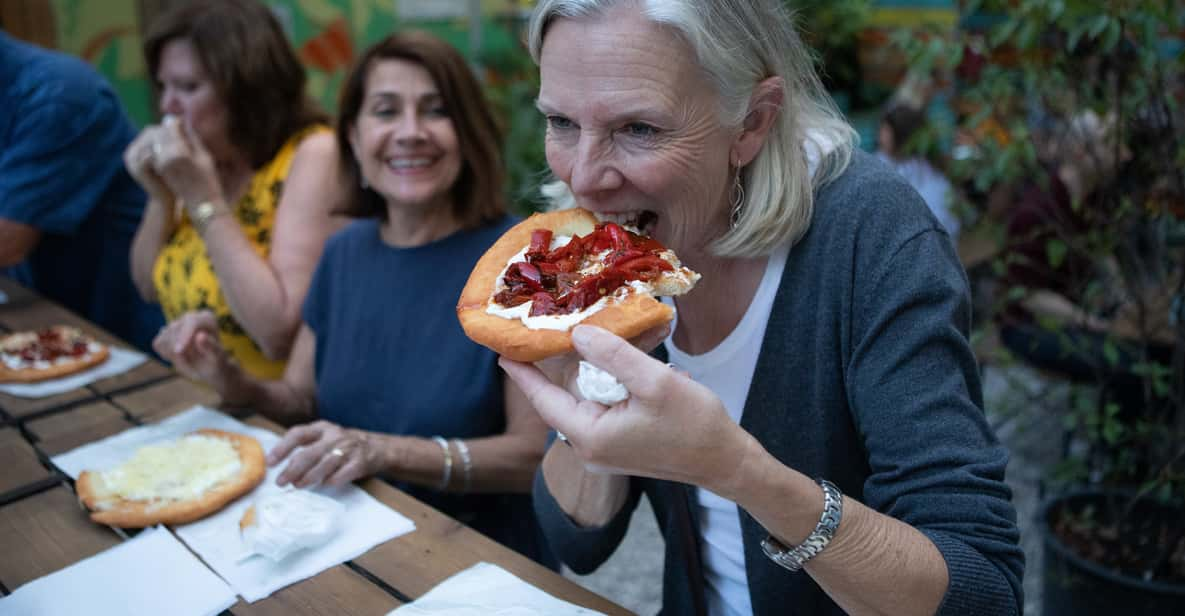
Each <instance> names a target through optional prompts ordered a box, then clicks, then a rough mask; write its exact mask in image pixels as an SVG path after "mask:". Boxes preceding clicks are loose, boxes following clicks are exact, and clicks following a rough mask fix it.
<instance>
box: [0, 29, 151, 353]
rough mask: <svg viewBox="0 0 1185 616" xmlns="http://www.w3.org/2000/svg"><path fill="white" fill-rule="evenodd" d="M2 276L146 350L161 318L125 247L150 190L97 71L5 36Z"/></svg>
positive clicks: (131, 133) (1, 57)
mask: <svg viewBox="0 0 1185 616" xmlns="http://www.w3.org/2000/svg"><path fill="white" fill-rule="evenodd" d="M0 105H2V106H3V108H4V113H2V114H0V275H7V276H9V277H11V278H13V279H14V280H16V281H17V282H19V283H21V284H23V285H25V286H27V287H30V288H32V289H34V290H36V291H37V292H39V293H41V294H42V295H44V296H45V297H48V298H49V299H52V300H54V301H56V302H58V303H60V304H62V305H64V306H65V307H67V308H69V309H70V310H73V311H74V312H76V313H78V314H80V315H82V316H83V317H86V318H87V319H90V320H91V321H93V322H95V323H97V324H98V325H100V326H101V327H103V328H104V329H106V330H108V331H110V332H111V333H113V334H115V335H117V336H119V337H121V338H123V339H124V340H127V341H129V342H131V343H133V344H135V345H136V346H138V347H140V348H142V349H148V348H149V347H150V344H151V342H152V337H153V336H154V335H155V334H156V330H157V329H158V328H160V326H161V325H162V324H163V323H164V318H163V316H162V315H161V313H160V310H159V309H158V308H157V307H156V306H152V305H150V304H147V303H145V302H144V301H142V300H141V299H140V297H139V296H138V294H137V293H136V289H135V287H134V286H133V284H132V278H131V273H130V271H129V269H128V259H127V255H128V250H129V247H130V246H131V243H132V236H133V234H134V233H135V231H136V225H137V223H138V222H139V220H140V216H141V213H142V212H143V210H144V192H143V191H141V190H140V188H139V187H138V186H136V183H135V182H134V181H133V180H132V178H131V176H129V175H128V173H127V171H126V170H124V168H123V162H122V160H121V158H120V154H121V153H122V152H123V150H124V148H125V147H127V145H128V143H129V142H131V141H132V139H133V138H134V137H135V135H136V132H135V128H134V127H133V126H132V124H131V123H130V122H129V121H128V118H127V115H126V114H125V113H124V110H123V107H122V106H121V105H120V103H119V99H118V98H116V95H115V92H114V91H112V89H111V86H110V85H109V84H108V83H107V82H106V81H105V80H104V79H103V77H102V76H100V75H99V74H98V73H97V72H96V71H95V70H94V69H93V68H91V66H90V65H89V64H87V63H86V62H83V61H82V60H80V59H78V58H75V57H73V56H69V55H66V54H63V53H59V52H56V51H50V50H47V49H42V48H40V47H36V46H34V45H29V44H26V43H23V42H21V41H18V40H16V39H14V38H12V37H11V36H9V35H8V34H6V33H5V32H4V31H2V30H0Z"/></svg>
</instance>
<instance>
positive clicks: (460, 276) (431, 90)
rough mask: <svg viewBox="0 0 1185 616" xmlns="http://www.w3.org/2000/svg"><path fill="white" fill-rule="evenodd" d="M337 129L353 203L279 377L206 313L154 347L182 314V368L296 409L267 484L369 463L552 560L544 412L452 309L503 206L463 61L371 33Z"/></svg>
mask: <svg viewBox="0 0 1185 616" xmlns="http://www.w3.org/2000/svg"><path fill="white" fill-rule="evenodd" d="M337 143H338V151H339V152H341V161H340V166H341V169H342V172H343V175H344V176H345V177H346V178H348V180H349V183H350V184H351V185H352V186H353V188H352V191H351V200H350V203H349V205H348V206H347V207H346V209H345V210H344V213H345V214H347V215H349V216H351V217H353V218H356V219H358V220H357V221H356V222H354V223H353V224H351V225H350V226H348V227H347V228H346V229H344V230H342V231H341V232H339V233H337V234H336V235H335V236H334V237H333V238H331V239H330V241H329V244H328V246H327V247H326V249H325V254H324V256H323V257H322V258H321V263H320V264H319V265H318V267H317V272H316V275H315V276H314V277H313V283H312V287H311V288H310V290H309V294H308V297H307V298H306V300H305V305H304V324H303V326H302V327H301V328H300V333H299V334H298V335H297V338H296V345H295V347H294V348H293V351H292V355H291V357H290V359H289V363H288V368H287V370H286V371H285V373H284V376H283V378H282V379H279V380H263V379H259V378H255V377H253V376H251V375H250V374H248V373H247V372H246V371H244V370H242V369H241V368H239V367H238V366H236V365H235V364H234V362H232V361H230V357H229V356H228V354H227V353H226V352H225V351H224V350H223V348H222V347H221V346H220V345H219V343H218V338H217V336H216V333H217V324H216V322H215V321H214V320H213V318H212V317H211V316H210V315H208V314H198V315H194V316H193V317H192V318H186V319H185V321H186V322H185V323H181V324H178V325H177V326H170V328H169V329H168V330H166V332H165V333H164V334H163V336H162V338H163V341H162V342H163V344H162V345H161V347H162V353H168V352H170V349H172V348H173V343H174V342H175V341H176V340H177V339H178V338H177V337H180V336H188V335H189V332H197V333H196V335H195V336H191V337H189V338H188V339H189V340H191V341H192V342H191V343H189V344H186V345H185V346H184V347H183V350H182V351H181V352H180V353H177V354H174V355H171V356H170V357H171V359H173V360H174V363H175V365H176V366H177V367H178V368H179V369H180V370H181V372H182V373H184V374H188V375H190V376H192V377H193V378H195V379H198V380H201V381H204V382H206V383H208V384H210V385H211V386H212V387H213V388H214V389H215V390H217V391H218V392H219V393H220V394H221V395H222V397H223V400H224V402H225V403H226V404H230V405H234V406H245V407H249V408H252V409H254V410H256V411H258V412H261V413H263V414H264V415H266V416H268V417H270V418H271V419H273V420H275V421H277V422H280V423H282V424H285V425H293V424H301V425H298V426H296V427H294V428H292V429H290V430H289V431H288V433H287V434H286V435H285V436H284V439H283V441H281V442H280V444H278V445H277V446H276V447H275V448H274V449H273V450H272V451H271V452H270V453H269V458H268V460H269V462H270V463H271V464H279V463H281V462H283V461H284V460H285V459H287V460H288V463H287V466H286V467H285V470H284V471H283V472H282V473H281V475H280V477H279V481H280V483H281V484H288V483H292V484H294V485H296V486H298V487H305V486H311V485H317V484H320V483H329V484H341V483H347V482H350V481H354V480H356V479H360V478H363V477H369V476H374V475H378V476H381V477H384V478H387V479H389V480H392V481H394V482H395V483H396V485H398V486H399V487H400V488H402V489H404V490H406V491H407V492H409V493H410V494H412V495H414V496H415V497H417V498H419V499H421V500H423V501H425V502H427V503H428V504H430V505H432V506H434V507H436V508H437V509H440V510H441V511H444V512H445V513H447V514H449V515H450V516H452V517H454V518H456V519H458V520H460V521H461V522H463V523H465V524H467V525H469V526H471V527H473V528H475V529H477V530H479V531H481V532H483V533H485V534H486V535H488V536H490V537H492V538H494V539H496V540H498V541H500V542H502V543H503V544H505V545H507V546H509V547H511V548H513V549H515V550H518V551H519V552H521V553H523V554H524V555H526V556H529V557H531V558H533V559H535V560H537V561H539V562H542V563H544V564H551V565H553V566H554V564H555V562H554V557H552V556H551V555H550V552H548V550H547V549H546V547H545V543H544V540H543V536H542V533H541V531H540V530H539V527H538V524H537V522H536V521H535V515H534V512H533V510H532V508H531V499H530V496H529V492H530V489H531V480H532V478H533V477H534V474H535V470H536V469H537V468H538V466H539V460H540V458H541V457H542V455H543V448H544V446H545V443H546V439H547V426H546V425H545V424H544V423H543V422H542V421H541V420H540V419H539V416H538V415H537V414H536V413H535V412H534V410H533V409H532V408H531V407H530V405H529V404H527V402H526V400H525V399H524V398H523V396H522V393H521V392H520V391H519V390H518V388H516V387H514V386H513V385H510V384H508V383H507V382H506V379H505V376H504V375H503V374H502V373H501V371H500V370H498V367H497V366H496V364H495V359H496V358H495V356H494V353H493V352H492V351H490V350H488V349H486V348H484V347H481V346H479V345H477V344H476V343H474V342H472V341H470V340H469V339H468V338H467V337H466V336H465V334H464V332H463V331H462V330H461V326H460V323H459V322H458V321H457V317H456V303H457V298H458V297H459V296H460V294H461V289H462V288H463V287H464V286H465V282H466V280H468V277H469V273H470V271H471V270H472V269H473V266H474V265H475V264H476V263H477V260H478V258H479V257H481V255H482V254H483V253H484V252H485V250H486V249H487V248H489V246H491V245H492V244H493V243H494V241H495V240H496V239H497V238H498V237H499V236H501V235H502V233H504V232H505V231H506V230H507V229H508V228H509V227H510V226H511V225H513V224H514V222H515V220H514V219H513V218H511V217H510V216H508V215H507V214H506V197H505V190H504V182H505V175H506V171H505V168H504V166H503V163H502V155H501V151H502V149H501V138H500V136H499V134H498V130H497V127H496V124H495V122H494V118H493V116H492V115H491V113H490V110H489V108H488V106H487V104H486V102H485V99H484V97H483V95H482V91H481V87H480V85H479V84H478V82H477V79H476V78H475V77H474V75H473V73H472V72H471V71H470V70H469V67H468V65H467V64H466V63H465V59H464V58H463V57H462V56H461V54H460V53H459V52H457V50H456V49H454V48H453V47H451V46H450V45H449V44H448V43H446V42H444V41H441V40H440V39H438V38H435V37H433V36H431V35H428V34H424V33H417V32H404V33H400V34H396V35H394V36H391V37H389V38H387V39H385V40H383V41H380V42H379V43H377V44H376V45H375V46H373V47H371V48H370V49H369V50H367V51H366V52H365V53H364V54H363V56H362V58H361V59H360V60H359V62H358V64H357V65H356V67H355V68H354V70H353V71H352V72H351V74H350V75H349V77H348V78H347V79H346V82H345V85H344V86H343V91H342V94H341V104H340V109H339V118H338V127H337ZM297 448H299V449H297Z"/></svg>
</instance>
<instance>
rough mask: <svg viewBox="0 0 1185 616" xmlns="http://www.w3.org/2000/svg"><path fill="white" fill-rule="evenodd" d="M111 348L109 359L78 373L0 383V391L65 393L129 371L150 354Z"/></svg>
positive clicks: (29, 394) (40, 394)
mask: <svg viewBox="0 0 1185 616" xmlns="http://www.w3.org/2000/svg"><path fill="white" fill-rule="evenodd" d="M110 348H111V356H110V357H108V358H107V361H105V362H103V363H101V364H99V365H97V366H95V367H94V368H91V369H90V370H83V371H82V372H79V373H77V374H71V375H70V376H65V377H62V378H60V379H50V380H48V381H42V382H41V383H8V384H5V385H0V391H2V392H4V393H6V394H10V395H13V396H20V397H22V398H44V397H46V396H54V395H57V394H60V393H65V392H67V391H70V390H71V389H78V388H79V387H84V386H86V385H90V384H91V383H94V382H95V381H98V380H101V379H105V378H108V377H112V376H115V375H117V374H120V373H123V372H127V371H128V370H131V369H132V368H135V367H136V366H139V365H140V364H142V363H144V361H145V360H147V359H148V356H147V355H145V354H143V353H138V352H136V351H131V350H128V349H120V348H116V347H110Z"/></svg>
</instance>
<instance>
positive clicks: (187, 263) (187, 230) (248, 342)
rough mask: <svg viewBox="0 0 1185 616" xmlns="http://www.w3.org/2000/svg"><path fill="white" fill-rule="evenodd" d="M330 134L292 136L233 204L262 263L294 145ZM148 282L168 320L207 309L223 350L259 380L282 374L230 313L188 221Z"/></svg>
mask: <svg viewBox="0 0 1185 616" xmlns="http://www.w3.org/2000/svg"><path fill="white" fill-rule="evenodd" d="M328 130H329V128H328V127H326V126H313V127H309V128H307V129H304V130H302V131H300V132H299V133H297V134H295V135H293V136H292V137H291V138H290V139H288V141H287V142H286V143H285V144H284V146H283V147H281V148H280V151H279V152H277V153H276V156H275V157H274V158H273V159H272V160H271V161H270V162H269V163H267V164H266V165H264V166H263V167H262V168H261V169H259V170H258V171H256V172H255V175H254V176H252V177H251V184H250V186H248V187H247V192H246V193H245V194H243V196H242V198H240V199H239V201H238V203H236V204H235V206H234V216H235V219H237V220H238V221H239V226H240V227H242V229H243V235H245V236H246V237H247V241H248V242H250V243H251V246H252V247H253V248H255V252H256V253H258V254H259V256H260V257H261V258H263V259H267V258H268V254H269V253H270V249H271V233H272V228H273V226H274V225H275V222H276V208H277V207H278V206H279V204H280V194H281V193H282V192H283V190H284V180H285V179H286V178H287V177H288V168H289V167H290V166H291V165H292V158H293V156H294V155H295V154H296V148H297V146H298V145H300V142H301V140H303V139H304V138H305V137H308V136H309V135H311V134H314V133H317V132H321V131H328ZM152 279H153V283H154V284H155V285H156V293H157V297H158V298H159V299H160V305H161V308H163V309H164V312H165V316H166V317H167V318H168V319H169V320H170V321H172V320H173V319H176V318H178V317H180V316H181V315H182V314H184V313H186V312H189V311H191V310H211V311H213V312H214V315H215V316H216V317H217V318H218V329H219V337H220V338H221V340H222V346H223V348H225V349H226V350H227V351H228V352H229V353H230V354H231V355H232V356H233V357H234V358H235V359H236V360H237V361H238V362H239V365H241V366H242V367H243V368H244V369H245V370H246V371H247V372H248V373H249V374H251V375H253V376H256V377H259V378H266V379H275V378H279V377H280V376H282V375H283V373H284V362H283V361H274V360H270V359H268V358H267V357H266V356H264V354H263V351H262V350H260V348H259V345H257V344H256V343H255V341H254V340H252V339H251V337H250V336H248V335H247V332H246V331H244V330H243V328H242V327H241V326H240V325H239V323H238V321H236V320H235V317H234V315H232V314H231V312H230V306H229V305H228V304H227V303H226V298H225V297H224V296H223V295H222V288H221V287H220V286H219V284H218V277H217V276H216V275H215V274H214V268H213V266H212V265H211V263H210V258H209V257H208V256H207V255H206V245H205V243H204V242H203V241H202V238H201V236H200V235H198V233H197V230H196V229H195V228H194V226H193V224H192V223H191V222H190V220H189V216H187V215H183V216H182V218H181V222H180V224H178V225H177V228H176V230H174V231H173V236H172V237H170V238H169V241H168V243H166V244H165V246H164V248H162V249H161V251H160V254H158V255H157V257H156V264H155V265H154V267H153V270H152Z"/></svg>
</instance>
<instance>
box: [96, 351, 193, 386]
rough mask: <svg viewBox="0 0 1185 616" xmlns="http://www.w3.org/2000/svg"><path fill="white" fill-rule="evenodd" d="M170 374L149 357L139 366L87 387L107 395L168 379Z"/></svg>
mask: <svg viewBox="0 0 1185 616" xmlns="http://www.w3.org/2000/svg"><path fill="white" fill-rule="evenodd" d="M172 374H173V371H172V369H170V368H169V367H168V366H166V365H164V364H162V363H160V362H159V361H157V360H155V359H153V358H152V357H151V356H150V357H149V358H148V361H145V362H144V363H142V364H140V365H139V366H136V367H135V368H132V369H131V370H128V371H127V372H121V373H119V374H117V375H115V376H111V377H107V378H105V379H102V380H99V381H95V382H94V383H91V384H90V385H88V387H90V388H91V389H93V390H95V391H96V392H98V393H101V394H109V393H113V392H117V391H119V390H121V389H127V388H129V387H135V386H136V385H140V384H141V383H149V382H152V381H159V380H161V379H164V378H168V377H169V376H171V375H172Z"/></svg>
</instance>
